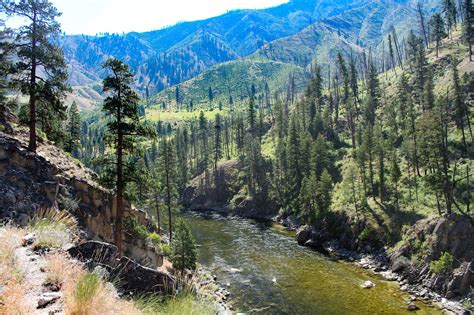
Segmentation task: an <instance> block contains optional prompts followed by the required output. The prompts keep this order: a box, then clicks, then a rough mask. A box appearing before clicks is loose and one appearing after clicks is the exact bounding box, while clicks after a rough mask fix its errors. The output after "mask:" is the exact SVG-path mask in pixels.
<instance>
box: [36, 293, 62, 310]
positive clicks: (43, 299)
mask: <svg viewBox="0 0 474 315" xmlns="http://www.w3.org/2000/svg"><path fill="white" fill-rule="evenodd" d="M61 296H62V295H61V293H59V292H48V293H43V294H42V295H41V296H40V298H39V300H38V306H37V308H45V307H46V306H48V305H49V304H51V303H53V302H55V301H56V300H59V299H60V298H61Z"/></svg>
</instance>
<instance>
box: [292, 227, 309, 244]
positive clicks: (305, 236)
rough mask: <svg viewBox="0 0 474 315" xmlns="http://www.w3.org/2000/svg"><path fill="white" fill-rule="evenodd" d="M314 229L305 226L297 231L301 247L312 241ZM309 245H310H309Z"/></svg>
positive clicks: (297, 239) (297, 238)
mask: <svg viewBox="0 0 474 315" xmlns="http://www.w3.org/2000/svg"><path fill="white" fill-rule="evenodd" d="M311 234H312V228H311V226H309V225H303V226H301V227H299V228H298V230H297V231H296V241H297V242H298V244H300V245H304V244H305V243H306V242H308V241H309V240H310V239H311ZM308 245H309V244H308Z"/></svg>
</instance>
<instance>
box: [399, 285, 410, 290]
mask: <svg viewBox="0 0 474 315" xmlns="http://www.w3.org/2000/svg"><path fill="white" fill-rule="evenodd" d="M408 289H409V287H408V285H406V284H404V285H402V286H401V287H400V290H401V291H408Z"/></svg>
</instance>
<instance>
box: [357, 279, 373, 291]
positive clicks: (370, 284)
mask: <svg viewBox="0 0 474 315" xmlns="http://www.w3.org/2000/svg"><path fill="white" fill-rule="evenodd" d="M374 286H375V283H373V282H372V281H370V280H367V281H365V282H364V283H362V284H361V285H360V287H361V288H363V289H371V288H373V287H374Z"/></svg>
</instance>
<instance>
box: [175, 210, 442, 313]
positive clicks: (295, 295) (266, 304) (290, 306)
mask: <svg viewBox="0 0 474 315" xmlns="http://www.w3.org/2000/svg"><path fill="white" fill-rule="evenodd" d="M182 216H183V217H184V218H185V219H186V220H187V222H188V223H189V225H190V227H191V229H192V231H193V235H194V237H195V239H196V241H197V243H198V244H199V245H200V247H199V248H198V261H199V262H200V263H201V264H202V265H203V266H205V267H206V268H207V269H209V270H210V271H211V272H212V273H213V274H215V275H217V278H218V281H219V282H220V283H222V284H224V285H226V286H227V285H228V288H227V289H228V290H229V291H230V292H231V297H230V303H231V304H232V305H233V306H234V309H235V310H236V311H238V312H249V313H257V311H258V313H257V314H407V313H409V312H408V311H407V310H406V301H407V299H408V295H407V294H405V293H403V292H401V291H400V290H399V285H398V283H396V282H388V281H382V280H380V279H379V278H378V277H377V276H375V275H372V274H371V273H370V272H369V271H365V270H362V269H360V268H358V267H356V266H354V265H352V264H350V263H346V262H338V261H332V260H329V259H327V258H325V257H324V256H322V255H321V254H319V253H317V252H314V251H312V250H310V249H308V248H305V247H301V246H298V245H297V244H296V242H295V240H294V238H292V237H290V236H289V235H284V234H285V233H282V232H281V230H279V229H278V228H275V227H273V226H272V225H271V224H268V223H262V222H256V221H253V220H246V219H240V218H239V219H237V218H223V217H221V216H218V215H203V214H197V213H193V212H185V213H183V214H182ZM366 280H371V281H372V282H374V283H375V287H374V288H372V289H362V288H360V285H361V284H362V283H363V282H364V281H366ZM416 303H417V305H418V306H419V307H420V310H419V311H417V312H415V314H441V311H439V310H437V309H436V308H433V307H430V306H427V305H424V304H423V303H422V302H420V301H417V302H416Z"/></svg>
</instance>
